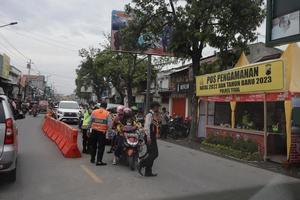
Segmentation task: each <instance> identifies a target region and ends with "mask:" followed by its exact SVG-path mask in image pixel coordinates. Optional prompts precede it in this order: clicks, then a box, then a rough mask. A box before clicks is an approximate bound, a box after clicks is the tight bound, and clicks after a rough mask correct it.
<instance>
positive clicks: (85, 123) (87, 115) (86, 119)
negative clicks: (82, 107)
mask: <svg viewBox="0 0 300 200" xmlns="http://www.w3.org/2000/svg"><path fill="white" fill-rule="evenodd" d="M89 121H90V113H89V111H88V110H86V111H85V112H84V115H83V121H82V128H83V129H87V128H88V125H89Z"/></svg>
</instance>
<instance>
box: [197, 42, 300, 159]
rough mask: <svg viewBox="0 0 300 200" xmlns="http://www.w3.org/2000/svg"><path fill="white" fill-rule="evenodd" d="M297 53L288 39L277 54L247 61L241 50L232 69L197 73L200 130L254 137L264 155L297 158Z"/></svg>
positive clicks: (299, 61) (299, 150) (299, 116)
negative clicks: (277, 57) (273, 57)
mask: <svg viewBox="0 0 300 200" xmlns="http://www.w3.org/2000/svg"><path fill="white" fill-rule="evenodd" d="M297 55H298V57H297ZM299 55H300V49H299V47H298V46H297V45H296V44H292V45H290V46H289V47H288V48H287V49H286V51H285V52H284V53H283V55H282V57H281V58H280V59H276V60H270V61H266V62H261V63H254V64H248V61H247V60H246V57H245V56H243V55H242V56H241V58H240V60H239V61H238V63H237V64H236V66H235V67H234V68H233V69H230V70H226V71H222V72H219V73H214V74H207V75H203V76H199V77H197V91H196V93H197V96H198V97H199V101H200V104H201V105H202V106H201V107H200V118H201V117H202V119H204V121H205V122H204V123H202V125H200V127H199V130H203V131H204V134H203V135H204V136H205V137H207V136H210V135H221V136H231V137H233V138H236V139H243V140H252V141H254V142H255V143H256V144H257V147H258V152H259V154H260V155H261V157H262V158H264V160H267V159H270V160H274V161H277V162H286V161H289V162H290V163H298V162H300V123H299V121H300V111H299V110H300V79H299V77H297V75H296V74H298V76H299V74H300V67H299V64H300V58H299ZM203 105H204V106H203ZM203 108H204V109H203ZM201 109H202V110H201Z"/></svg>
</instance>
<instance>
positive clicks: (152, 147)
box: [140, 110, 159, 176]
mask: <svg viewBox="0 0 300 200" xmlns="http://www.w3.org/2000/svg"><path fill="white" fill-rule="evenodd" d="M153 114H154V112H153V111H152V110H150V112H149V113H148V114H147V115H146V120H145V131H146V134H147V136H148V137H149V136H150V139H151V143H150V144H148V145H147V151H148V156H147V157H146V158H145V159H144V160H142V161H141V162H140V168H143V167H145V176H156V174H153V173H152V166H153V163H154V160H155V159H156V158H157V157H158V147H157V140H156V138H157V134H158V126H159V124H158V121H157V120H156V119H155V118H153Z"/></svg>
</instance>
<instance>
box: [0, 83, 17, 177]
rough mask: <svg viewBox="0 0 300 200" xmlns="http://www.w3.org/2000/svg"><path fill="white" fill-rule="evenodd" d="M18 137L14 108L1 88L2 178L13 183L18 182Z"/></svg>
mask: <svg viewBox="0 0 300 200" xmlns="http://www.w3.org/2000/svg"><path fill="white" fill-rule="evenodd" d="M17 117H18V116H16V119H17ZM17 136H18V129H17V126H16V121H15V116H14V114H13V111H12V106H11V105H10V103H9V99H8V97H7V96H5V95H4V92H3V90H2V89H1V88H0V176H7V178H8V180H9V181H11V182H14V181H15V180H16V172H17V156H18V140H17ZM0 179H1V178H0Z"/></svg>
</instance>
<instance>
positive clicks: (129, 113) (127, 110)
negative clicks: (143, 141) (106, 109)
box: [124, 108, 132, 117]
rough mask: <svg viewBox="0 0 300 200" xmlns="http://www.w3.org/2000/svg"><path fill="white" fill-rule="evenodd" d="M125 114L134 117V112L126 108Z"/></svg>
mask: <svg viewBox="0 0 300 200" xmlns="http://www.w3.org/2000/svg"><path fill="white" fill-rule="evenodd" d="M124 114H125V115H126V116H127V117H130V116H131V115H132V110H131V109H130V108H124Z"/></svg>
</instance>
